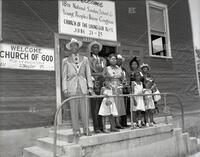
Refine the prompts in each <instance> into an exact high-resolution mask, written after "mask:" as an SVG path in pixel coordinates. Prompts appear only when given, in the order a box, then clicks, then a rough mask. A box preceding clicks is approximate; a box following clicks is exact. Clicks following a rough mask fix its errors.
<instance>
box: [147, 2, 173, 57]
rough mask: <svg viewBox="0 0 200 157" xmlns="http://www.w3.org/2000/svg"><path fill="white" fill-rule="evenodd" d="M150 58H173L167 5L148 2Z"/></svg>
mask: <svg viewBox="0 0 200 157" xmlns="http://www.w3.org/2000/svg"><path fill="white" fill-rule="evenodd" d="M147 20H148V33H149V53H150V56H155V57H164V58H171V47H170V37H169V24H168V11H167V5H164V4H161V3H158V2H155V1H147Z"/></svg>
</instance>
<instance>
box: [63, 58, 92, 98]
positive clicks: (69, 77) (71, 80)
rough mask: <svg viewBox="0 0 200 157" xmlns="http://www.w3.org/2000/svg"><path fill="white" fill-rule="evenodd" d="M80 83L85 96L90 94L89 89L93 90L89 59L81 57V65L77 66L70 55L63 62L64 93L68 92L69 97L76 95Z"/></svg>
mask: <svg viewBox="0 0 200 157" xmlns="http://www.w3.org/2000/svg"><path fill="white" fill-rule="evenodd" d="M77 65H78V66H79V67H80V68H79V69H77V68H76V66H77ZM78 82H79V84H80V87H81V91H82V93H83V94H87V93H88V88H93V83H92V76H91V70H90V65H89V61H88V58H87V57H85V56H81V55H79V63H78V64H75V61H74V59H73V57H72V55H70V56H69V57H67V58H64V59H63V61H62V91H66V90H67V93H68V95H69V96H72V95H76V90H77V85H78Z"/></svg>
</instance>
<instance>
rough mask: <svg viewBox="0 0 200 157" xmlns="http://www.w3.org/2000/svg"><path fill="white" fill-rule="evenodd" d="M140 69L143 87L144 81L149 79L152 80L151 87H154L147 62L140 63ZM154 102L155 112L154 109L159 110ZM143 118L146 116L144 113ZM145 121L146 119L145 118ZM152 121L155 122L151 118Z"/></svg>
mask: <svg viewBox="0 0 200 157" xmlns="http://www.w3.org/2000/svg"><path fill="white" fill-rule="evenodd" d="M140 69H141V72H142V74H143V84H144V88H145V85H146V83H147V82H148V81H149V80H152V81H153V82H154V83H153V85H152V89H153V87H155V86H156V84H155V80H154V78H153V76H152V74H151V73H150V67H149V65H148V64H142V65H141V67H140ZM152 92H153V93H154V91H152ZM156 104H157V102H156V101H154V105H155V109H154V112H155V111H157V112H159V110H158V107H157V105H156ZM145 118H146V115H145ZM145 121H146V119H145ZM153 123H154V124H156V123H155V122H154V120H153Z"/></svg>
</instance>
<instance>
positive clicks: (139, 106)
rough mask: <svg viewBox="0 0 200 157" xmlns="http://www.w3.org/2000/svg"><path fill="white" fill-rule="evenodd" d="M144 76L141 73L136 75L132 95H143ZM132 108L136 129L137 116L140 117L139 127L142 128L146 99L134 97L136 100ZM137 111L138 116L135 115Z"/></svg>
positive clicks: (132, 83)
mask: <svg viewBox="0 0 200 157" xmlns="http://www.w3.org/2000/svg"><path fill="white" fill-rule="evenodd" d="M141 79H142V76H141V74H140V72H136V73H134V77H133V80H134V81H132V82H131V89H132V93H134V94H143V84H142V82H141ZM131 103H132V104H131V106H132V111H131V112H133V118H134V119H133V122H134V127H135V125H136V121H137V120H136V115H137V116H138V117H137V118H138V127H139V128H141V127H142V111H145V104H144V99H143V96H134V99H132V101H131ZM135 111H136V114H135Z"/></svg>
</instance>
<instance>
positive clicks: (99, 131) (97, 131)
mask: <svg viewBox="0 0 200 157" xmlns="http://www.w3.org/2000/svg"><path fill="white" fill-rule="evenodd" d="M94 132H95V133H96V134H100V133H102V131H101V130H94Z"/></svg>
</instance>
